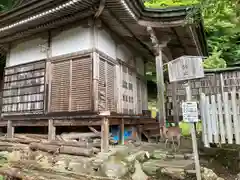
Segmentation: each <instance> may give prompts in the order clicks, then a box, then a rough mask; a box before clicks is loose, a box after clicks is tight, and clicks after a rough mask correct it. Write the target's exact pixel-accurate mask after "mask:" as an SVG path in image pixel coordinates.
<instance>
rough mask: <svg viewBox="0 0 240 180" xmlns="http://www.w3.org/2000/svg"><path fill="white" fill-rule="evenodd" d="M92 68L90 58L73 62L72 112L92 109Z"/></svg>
mask: <svg viewBox="0 0 240 180" xmlns="http://www.w3.org/2000/svg"><path fill="white" fill-rule="evenodd" d="M91 67H92V60H91V59H90V57H85V58H80V59H73V60H72V68H71V69H72V83H71V85H72V87H71V111H86V110H90V109H91V81H92V71H91Z"/></svg>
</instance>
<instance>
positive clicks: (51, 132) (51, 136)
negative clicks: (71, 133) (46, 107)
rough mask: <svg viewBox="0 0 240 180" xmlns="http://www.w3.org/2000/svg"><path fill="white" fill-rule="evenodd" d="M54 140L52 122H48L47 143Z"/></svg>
mask: <svg viewBox="0 0 240 180" xmlns="http://www.w3.org/2000/svg"><path fill="white" fill-rule="evenodd" d="M55 138H56V127H55V126H54V124H53V120H52V119H49V120H48V141H53V140H55Z"/></svg>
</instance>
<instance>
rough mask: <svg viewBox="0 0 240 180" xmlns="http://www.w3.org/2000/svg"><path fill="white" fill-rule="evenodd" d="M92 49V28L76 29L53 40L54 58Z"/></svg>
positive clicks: (58, 35) (65, 32)
mask: <svg viewBox="0 0 240 180" xmlns="http://www.w3.org/2000/svg"><path fill="white" fill-rule="evenodd" d="M90 48H92V44H91V33H90V28H82V27H74V28H71V29H67V30H64V31H62V32H61V33H59V34H57V35H56V36H54V37H53V38H52V56H53V57H54V56H59V55H64V54H69V53H73V52H78V51H82V50H88V49H90Z"/></svg>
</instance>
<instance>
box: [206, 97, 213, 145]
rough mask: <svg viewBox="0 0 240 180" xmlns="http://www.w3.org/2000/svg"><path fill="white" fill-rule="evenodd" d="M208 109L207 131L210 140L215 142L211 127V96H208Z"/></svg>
mask: <svg viewBox="0 0 240 180" xmlns="http://www.w3.org/2000/svg"><path fill="white" fill-rule="evenodd" d="M205 106H206V109H207V110H208V111H207V114H206V115H207V116H206V124H207V131H208V141H209V143H213V138H212V127H211V116H210V103H209V96H206V105H205Z"/></svg>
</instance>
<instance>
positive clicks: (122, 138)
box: [119, 119, 125, 145]
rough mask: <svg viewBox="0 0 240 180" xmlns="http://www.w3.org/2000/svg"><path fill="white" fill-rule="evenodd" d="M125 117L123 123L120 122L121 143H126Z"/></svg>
mask: <svg viewBox="0 0 240 180" xmlns="http://www.w3.org/2000/svg"><path fill="white" fill-rule="evenodd" d="M124 129H125V127H124V119H121V123H120V132H119V142H120V144H121V145H124V144H125V140H124Z"/></svg>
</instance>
